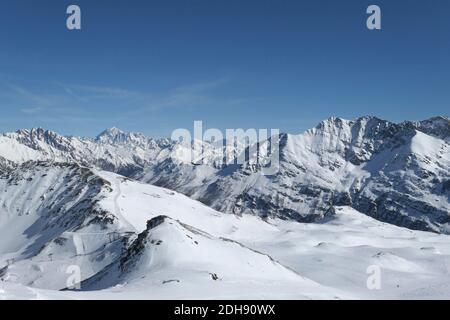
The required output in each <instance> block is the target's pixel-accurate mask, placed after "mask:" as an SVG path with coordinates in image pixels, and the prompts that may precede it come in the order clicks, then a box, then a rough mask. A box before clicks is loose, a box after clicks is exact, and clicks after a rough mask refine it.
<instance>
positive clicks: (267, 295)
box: [0, 162, 450, 299]
mask: <svg viewBox="0 0 450 320" xmlns="http://www.w3.org/2000/svg"><path fill="white" fill-rule="evenodd" d="M373 265H375V266H379V267H380V268H381V269H382V278H381V279H382V280H381V290H369V289H368V287H367V277H368V273H367V269H368V267H370V266H373ZM73 267H77V268H79V270H80V273H79V275H80V279H79V280H80V281H81V283H80V289H79V290H67V289H68V288H67V287H68V282H67V280H68V279H69V278H70V277H71V276H72V275H73V274H72V271H73V270H74V269H73ZM449 267H450V239H449V236H448V235H443V234H435V233H430V232H421V231H411V230H409V229H406V228H400V227H396V226H393V225H391V224H386V223H382V222H379V221H377V220H374V219H372V218H370V217H367V216H366V215H363V214H361V213H359V212H357V211H355V210H353V209H351V208H350V207H336V208H335V213H334V215H333V216H332V217H330V218H329V219H327V221H325V222H324V223H320V224H311V223H298V222H294V221H289V220H282V219H278V218H271V217H268V218H267V219H266V220H263V219H261V218H259V217H257V216H255V215H242V216H238V215H233V214H227V213H221V212H218V211H215V210H213V209H211V208H210V207H208V206H206V205H204V204H202V203H200V202H197V201H195V200H192V199H190V198H188V197H186V196H184V195H182V194H179V193H177V192H174V191H171V190H168V189H164V188H160V187H156V186H152V185H149V184H146V183H142V182H138V181H134V180H131V179H128V178H126V177H123V176H120V175H117V174H114V173H111V172H107V171H101V170H97V169H88V168H85V167H81V166H79V165H77V164H61V163H52V164H50V163H48V162H27V163H24V164H22V165H16V166H15V167H12V168H7V169H3V171H2V174H1V175H0V299H24V298H27V299H28V298H29V299H94V298H95V299H205V298H208V299H356V298H369V299H374V298H375V299H378V298H444V297H448V294H449V293H450V278H449V269H448V268H449ZM71 284H72V283H71ZM59 290H63V291H59Z"/></svg>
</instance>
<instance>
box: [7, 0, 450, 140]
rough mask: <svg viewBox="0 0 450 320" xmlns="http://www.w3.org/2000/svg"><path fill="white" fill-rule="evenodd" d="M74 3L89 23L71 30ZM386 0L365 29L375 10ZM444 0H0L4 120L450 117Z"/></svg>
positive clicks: (10, 123)
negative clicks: (378, 22) (378, 26)
mask: <svg viewBox="0 0 450 320" xmlns="http://www.w3.org/2000/svg"><path fill="white" fill-rule="evenodd" d="M70 4H78V5H79V6H80V7H81V10H82V28H83V29H82V30H81V31H68V30H67V29H66V25H65V20H66V17H67V15H66V13H65V11H66V8H67V6H68V5H70ZM370 4H378V5H379V6H380V7H381V9H382V27H383V29H382V30H381V31H369V30H367V28H366V27H365V24H366V17H367V15H366V13H365V11H366V8H367V7H368V5H370ZM449 12H450V2H449V1H448V0H430V1H415V0H396V1H375V0H373V1H364V0H346V1H333V0H329V1H325V0H308V1H302V0H292V1H287V0H284V1H280V0H271V1H265V0H245V1H242V0H220V1H219V0H177V1H175V0H158V1H156V0H155V1H152V0H145V1H144V0H142V1H139V0H127V1H124V0H114V1H107V0H72V1H65V0H39V1H31V0H27V1H24V0H2V1H1V2H0V24H1V28H0V38H1V41H0V111H1V117H0V131H11V130H16V129H18V128H25V127H26V128H29V127H38V126H40V127H45V128H49V129H52V130H55V131H58V132H60V133H63V134H74V135H90V136H92V135H96V134H97V133H98V132H100V131H101V130H102V129H104V128H107V127H112V126H116V127H119V128H122V129H123V130H126V131H140V132H144V133H146V134H149V135H153V136H168V135H170V133H171V132H172V130H173V129H175V128H181V127H182V128H192V125H193V121H194V120H203V121H204V125H205V127H208V128H211V127H215V128H220V129H224V128H240V127H243V128H280V129H281V130H282V131H287V132H292V133H299V132H302V131H303V130H305V129H307V128H309V127H313V126H315V125H316V124H317V123H318V122H319V121H321V120H322V119H325V118H328V117H330V116H340V117H344V118H354V117H358V116H361V115H377V116H379V117H382V118H385V119H389V120H393V121H400V120H404V119H411V120H419V119H423V118H427V117H430V116H433V115H447V116H448V113H449V112H448V110H449V107H448V106H449V101H450V62H449V60H448V57H450V41H449V36H450V19H449V18H448V13H449Z"/></svg>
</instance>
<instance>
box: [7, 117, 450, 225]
mask: <svg viewBox="0 0 450 320" xmlns="http://www.w3.org/2000/svg"><path fill="white" fill-rule="evenodd" d="M195 143H197V144H200V145H201V146H200V149H201V150H203V153H202V159H201V161H199V162H197V163H193V162H192V160H191V159H190V158H189V157H188V158H186V154H188V153H190V149H189V147H186V144H185V143H181V142H175V141H171V140H169V139H159V140H155V139H152V138H147V137H145V136H144V135H142V134H136V133H124V132H122V131H120V130H118V129H116V128H112V129H109V130H106V131H104V132H103V133H102V134H100V135H99V136H98V137H97V138H95V139H90V138H77V137H64V136H60V135H58V134H56V133H54V132H50V131H46V130H43V129H33V130H20V131H18V132H16V133H8V134H4V135H3V136H0V157H2V158H3V159H4V160H2V161H0V166H5V165H10V164H11V163H23V162H25V161H28V160H33V161H34V160H42V161H52V162H54V161H56V162H76V163H79V164H81V165H84V166H89V167H97V168H101V169H103V170H108V171H112V172H116V173H120V174H122V175H125V176H127V177H130V178H133V179H137V180H140V181H143V182H147V183H151V184H154V185H157V186H162V187H165V188H169V189H172V190H176V191H178V192H181V193H184V194H186V195H188V196H190V197H192V198H194V199H197V200H200V201H201V202H203V203H205V204H207V205H209V206H211V207H213V208H214V209H216V210H219V211H221V212H226V213H233V214H238V215H242V214H253V215H258V216H261V217H279V218H282V219H291V220H296V221H301V222H314V221H320V220H322V219H323V218H324V217H326V216H327V215H332V214H333V212H334V207H335V206H339V205H349V206H352V207H354V208H356V209H358V210H359V211H361V212H363V213H365V214H368V215H370V216H372V217H375V218H376V219H379V220H381V221H385V222H389V223H393V224H396V225H399V226H406V227H408V228H411V229H418V230H431V231H435V232H444V233H448V232H450V227H449V222H450V214H449V212H450V204H449V202H450V201H449V199H450V198H449V197H450V187H449V184H450V171H449V168H450V121H449V119H448V118H445V117H435V118H431V119H428V120H425V121H421V122H412V121H406V122H403V123H398V124H397V123H392V122H389V121H385V120H381V119H378V118H375V117H362V118H359V119H357V120H354V121H349V120H343V119H339V118H330V119H328V120H326V121H323V122H322V123H320V124H319V125H318V126H317V127H316V128H313V129H311V130H308V131H306V132H305V133H303V134H300V135H292V134H282V135H281V137H280V144H279V155H280V170H279V171H278V172H277V173H276V174H274V175H271V176H265V175H262V174H261V170H262V167H264V164H265V163H268V162H269V160H270V158H267V157H266V159H264V157H262V156H261V154H258V157H257V158H256V159H255V157H254V156H253V157H252V156H249V157H248V159H247V161H246V162H245V163H244V164H242V165H237V164H233V163H229V164H225V165H224V164H223V158H224V150H225V155H226V157H230V155H232V154H234V155H236V156H240V155H241V154H243V153H245V152H246V150H247V149H245V148H244V146H243V145H239V146H235V145H231V146H230V145H228V146H226V147H224V146H218V145H217V143H216V144H212V143H208V142H199V141H195ZM266 144H267V142H266ZM261 146H264V143H262V144H261Z"/></svg>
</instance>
